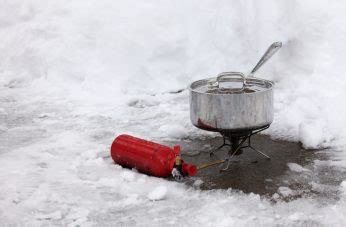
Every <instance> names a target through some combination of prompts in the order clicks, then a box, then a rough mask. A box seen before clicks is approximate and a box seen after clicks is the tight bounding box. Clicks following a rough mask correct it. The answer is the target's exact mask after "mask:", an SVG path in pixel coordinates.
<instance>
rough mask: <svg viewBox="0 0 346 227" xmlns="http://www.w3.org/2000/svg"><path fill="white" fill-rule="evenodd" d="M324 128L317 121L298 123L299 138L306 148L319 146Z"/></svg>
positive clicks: (320, 145)
mask: <svg viewBox="0 0 346 227" xmlns="http://www.w3.org/2000/svg"><path fill="white" fill-rule="evenodd" d="M323 131H324V129H323V127H322V125H321V124H320V123H319V122H309V123H301V124H299V140H300V141H301V142H302V144H303V146H304V147H305V148H307V149H317V148H321V147H322V144H323V141H324V139H325V135H324V133H323Z"/></svg>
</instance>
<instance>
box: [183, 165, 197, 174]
mask: <svg viewBox="0 0 346 227" xmlns="http://www.w3.org/2000/svg"><path fill="white" fill-rule="evenodd" d="M183 172H184V173H187V175H189V176H190V177H192V176H194V175H196V173H197V167H196V166H195V165H189V164H187V163H183Z"/></svg>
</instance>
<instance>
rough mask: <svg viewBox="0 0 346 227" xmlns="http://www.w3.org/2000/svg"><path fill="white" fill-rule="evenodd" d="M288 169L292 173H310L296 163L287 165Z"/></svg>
mask: <svg viewBox="0 0 346 227" xmlns="http://www.w3.org/2000/svg"><path fill="white" fill-rule="evenodd" d="M287 166H288V168H289V169H290V170H291V171H293V172H297V173H301V172H307V171H310V170H308V169H306V168H304V167H302V166H301V165H299V164H297V163H291V162H290V163H287Z"/></svg>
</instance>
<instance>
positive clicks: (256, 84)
mask: <svg viewBox="0 0 346 227" xmlns="http://www.w3.org/2000/svg"><path fill="white" fill-rule="evenodd" d="M272 86H273V82H271V81H268V80H263V79H259V78H255V77H250V78H245V76H244V74H243V73H240V72H224V73H220V74H219V75H218V76H217V77H216V78H211V79H204V80H199V81H196V82H193V83H192V84H191V86H190V89H191V91H195V92H198V93H207V94H242V93H255V92H261V91H265V90H269V89H271V88H272Z"/></svg>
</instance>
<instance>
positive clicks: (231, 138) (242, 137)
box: [210, 125, 270, 171]
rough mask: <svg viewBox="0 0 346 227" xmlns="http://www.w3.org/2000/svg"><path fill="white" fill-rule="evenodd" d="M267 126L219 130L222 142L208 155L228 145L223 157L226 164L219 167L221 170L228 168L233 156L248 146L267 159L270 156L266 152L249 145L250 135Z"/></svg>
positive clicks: (267, 126)
mask: <svg viewBox="0 0 346 227" xmlns="http://www.w3.org/2000/svg"><path fill="white" fill-rule="evenodd" d="M267 128H269V125H266V126H264V127H261V128H257V129H248V130H231V131H230V130H226V131H220V133H221V135H222V137H223V144H222V145H221V146H219V147H218V148H216V149H215V150H213V151H212V152H211V153H210V156H212V155H214V153H215V152H217V151H218V150H220V149H221V148H223V147H225V146H227V147H229V151H228V154H227V157H226V158H225V159H224V162H226V166H225V168H223V169H221V171H226V170H228V169H229V165H230V163H231V160H232V158H233V156H235V155H240V154H241V153H242V152H243V149H246V148H250V149H251V150H253V151H255V152H257V153H259V154H261V155H262V156H264V157H266V158H267V159H268V160H269V159H270V157H269V156H268V155H267V154H265V153H263V152H261V151H259V150H257V149H256V148H254V147H253V146H252V145H251V137H252V136H253V135H255V134H257V133H259V132H261V131H263V130H266V129H267Z"/></svg>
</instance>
